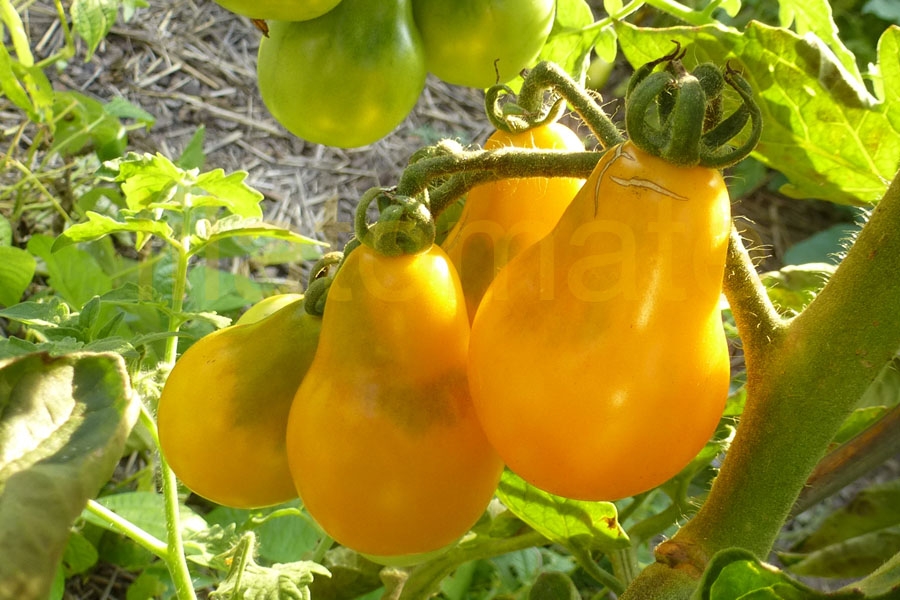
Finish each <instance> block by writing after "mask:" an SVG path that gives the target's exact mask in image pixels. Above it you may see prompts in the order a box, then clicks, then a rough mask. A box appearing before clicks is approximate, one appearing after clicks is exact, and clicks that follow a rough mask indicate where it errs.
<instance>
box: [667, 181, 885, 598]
mask: <svg viewBox="0 0 900 600" xmlns="http://www.w3.org/2000/svg"><path fill="white" fill-rule="evenodd" d="M898 223H900V176H898V177H896V178H895V179H894V181H893V183H892V184H891V186H890V188H889V189H888V191H887V193H886V194H885V196H884V198H883V199H882V201H881V203H880V204H879V205H878V206H877V207H876V208H875V210H874V212H873V213H872V215H871V218H870V220H869V222H868V223H867V224H866V226H865V227H864V228H863V229H862V231H861V232H860V234H859V237H858V239H857V240H856V242H855V244H854V245H853V247H852V248H851V249H850V251H849V252H848V254H847V257H846V258H845V259H844V261H843V262H842V264H841V265H840V266H839V267H838V269H837V271H836V272H835V274H834V275H833V276H832V278H831V280H830V281H829V282H828V284H826V286H825V287H824V288H823V289H822V291H821V292H820V293H819V295H818V296H817V297H816V299H815V300H814V301H813V302H812V303H811V304H810V305H809V306H808V307H807V308H806V310H804V311H803V312H802V313H801V314H800V315H799V316H797V317H796V318H794V319H793V320H792V321H791V322H790V323H785V322H783V321H780V320H778V319H776V317H775V315H774V314H773V313H772V312H771V310H770V309H769V304H768V301H767V300H765V299H763V297H762V296H761V293H762V292H763V290H762V289H761V288H760V287H759V286H758V284H757V283H756V280H755V277H752V276H750V275H749V274H748V273H745V274H744V276H743V277H740V278H738V279H737V280H736V281H732V282H731V284H730V285H729V287H728V288H727V289H729V290H730V294H729V299H730V300H731V302H732V308H733V310H734V311H735V318H736V319H737V320H738V329H739V331H740V332H741V336H742V340H743V342H744V347H745V352H746V355H747V357H748V359H749V360H748V362H747V378H748V382H747V392H748V396H747V406H746V409H745V410H744V413H743V415H742V417H741V423H740V426H739V427H738V430H737V435H736V436H735V440H734V442H733V444H732V446H731V449H730V450H729V453H728V455H727V457H726V459H725V461H724V463H723V465H722V469H721V471H720V473H719V476H718V477H717V478H716V480H715V482H714V484H713V487H712V490H711V491H710V494H709V497H708V499H707V501H706V503H705V504H704V505H703V507H702V508H701V509H700V512H699V513H698V514H697V516H696V517H695V518H694V519H693V520H691V521H690V522H688V523H687V524H686V525H685V526H684V527H683V528H682V529H681V530H680V531H679V532H678V533H677V534H676V535H675V537H674V538H673V539H672V540H671V541H669V542H667V544H666V546H668V547H669V548H670V550H671V549H672V548H674V549H680V550H679V552H682V553H683V554H685V556H688V554H689V555H690V557H692V558H691V560H692V561H693V563H694V564H695V566H697V567H699V566H701V565H702V564H703V563H704V561H705V558H704V557H709V556H712V555H713V554H715V553H716V552H718V551H719V550H723V549H725V548H730V547H739V548H744V549H747V550H749V551H751V552H753V553H754V554H756V555H757V556H759V557H761V558H764V557H765V556H766V555H767V554H768V552H769V551H770V550H771V547H772V544H773V543H774V540H775V538H776V536H777V535H778V532H779V531H780V529H781V526H782V524H783V523H784V521H785V519H786V518H787V517H788V515H789V514H790V511H791V508H792V506H793V505H794V502H795V501H796V499H797V496H798V494H799V493H800V491H801V489H802V488H803V486H804V484H805V483H806V481H807V478H808V477H809V475H810V473H812V471H813V469H814V467H815V466H816V463H818V462H819V460H820V459H821V458H822V456H823V455H824V453H825V450H826V448H827V447H828V444H829V443H830V441H831V440H832V438H833V437H834V434H835V433H836V432H837V430H838V428H839V427H840V425H841V423H842V422H843V421H844V419H845V418H846V417H847V415H848V414H849V413H850V411H852V409H853V406H854V405H855V403H856V402H857V401H858V399H859V398H860V396H861V395H862V394H863V392H865V390H866V388H867V387H868V386H869V385H870V384H871V382H872V381H873V380H874V379H875V377H876V376H877V375H878V373H879V372H880V370H881V369H882V367H883V366H884V365H885V364H886V363H887V362H888V361H889V360H891V359H892V358H893V356H894V355H895V353H896V351H897V349H898V347H900V316H898V314H897V312H896V307H897V306H898V305H900V285H898V284H897V279H896V273H897V272H898V270H900V228H898V227H897V224H898ZM735 256H736V255H735V254H734V253H732V254H730V262H729V264H730V265H731V266H732V273H731V274H730V276H731V277H732V278H735V277H737V275H736V274H735V273H740V272H742V271H747V270H748V265H749V264H750V263H749V262H748V261H749V258H741V260H740V261H738V263H737V265H735ZM741 279H742V280H743V281H744V283H743V284H740V280H741ZM748 282H749V283H748ZM863 284H865V285H863ZM754 290H755V291H754ZM739 315H740V318H738V316H739ZM754 315H757V317H756V320H754V318H753V317H754ZM773 333H774V334H775V335H773ZM685 548H694V549H695V550H696V551H695V552H691V553H684V552H683V551H684V549H685ZM673 555H674V556H676V558H677V553H674V554H673V553H672V552H669V556H673ZM680 560H681V559H678V560H676V563H678V562H679V561H680ZM685 560H687V559H685ZM698 563H699V564H698ZM655 597H656V596H655Z"/></svg>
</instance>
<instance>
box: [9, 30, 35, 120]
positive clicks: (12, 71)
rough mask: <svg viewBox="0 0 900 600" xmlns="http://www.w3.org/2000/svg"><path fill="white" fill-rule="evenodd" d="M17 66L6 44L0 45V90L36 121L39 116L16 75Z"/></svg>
mask: <svg viewBox="0 0 900 600" xmlns="http://www.w3.org/2000/svg"><path fill="white" fill-rule="evenodd" d="M17 66H19V65H18V64H17V63H16V62H15V60H14V59H13V58H12V57H11V56H10V55H9V50H7V48H6V46H5V45H0V92H3V95H4V96H6V97H7V98H8V99H9V101H10V102H12V103H13V104H15V105H16V106H18V107H19V108H20V109H22V110H24V111H25V112H26V114H28V118H29V119H30V120H31V121H34V122H38V121H39V119H40V117H39V115H38V113H37V111H36V110H35V107H34V105H33V104H32V103H31V98H29V97H28V92H27V91H26V90H25V86H23V85H22V83H21V82H20V81H19V78H18V76H17V75H16V67H17Z"/></svg>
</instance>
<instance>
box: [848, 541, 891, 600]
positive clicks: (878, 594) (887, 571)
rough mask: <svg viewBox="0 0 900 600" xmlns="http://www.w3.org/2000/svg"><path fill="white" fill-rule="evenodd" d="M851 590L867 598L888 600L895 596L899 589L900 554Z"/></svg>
mask: <svg viewBox="0 0 900 600" xmlns="http://www.w3.org/2000/svg"><path fill="white" fill-rule="evenodd" d="M853 588H854V589H856V590H859V591H860V592H862V593H864V594H866V597H867V598H878V599H883V600H888V599H889V598H891V597H892V595H893V596H896V595H897V589H898V588H900V552H898V553H897V554H895V555H894V556H892V557H891V558H890V560H888V561H887V562H886V563H884V564H883V565H881V566H880V567H878V569H876V570H875V571H874V572H873V573H872V574H871V575H869V576H868V577H864V578H863V579H862V580H860V581H858V582H857V583H855V584H854V585H853Z"/></svg>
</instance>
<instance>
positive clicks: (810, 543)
mask: <svg viewBox="0 0 900 600" xmlns="http://www.w3.org/2000/svg"><path fill="white" fill-rule="evenodd" d="M898 506H900V479H895V480H893V481H889V482H887V483H881V484H875V485H872V486H870V487H868V488H866V489H864V490H862V491H861V492H859V494H857V495H856V497H855V498H854V499H853V500H852V501H851V502H850V503H849V504H847V505H846V506H844V507H842V508H840V509H839V510H837V511H835V512H833V513H832V514H830V515H829V516H828V518H826V519H825V520H824V521H823V522H822V524H821V525H820V526H819V528H818V529H817V530H816V532H815V533H813V534H812V535H810V536H809V537H808V538H806V539H805V540H804V541H803V542H801V543H800V544H799V545H798V546H796V547H795V548H792V551H794V552H812V551H814V550H820V549H823V548H826V547H829V546H833V545H835V544H839V543H840V542H844V541H847V540H850V539H851V538H855V537H858V536H861V535H863V534H866V533H872V532H876V531H879V530H882V529H889V528H892V527H895V526H898V525H900V511H898V510H897V507H898ZM897 551H900V548H898V549H897V550H895V552H897ZM890 554H891V555H892V554H894V552H891V553H890ZM888 556H890V555H888ZM885 558H887V557H883V558H882V562H884V559H885ZM879 564H880V563H879ZM869 570H871V569H869ZM867 572H868V571H867Z"/></svg>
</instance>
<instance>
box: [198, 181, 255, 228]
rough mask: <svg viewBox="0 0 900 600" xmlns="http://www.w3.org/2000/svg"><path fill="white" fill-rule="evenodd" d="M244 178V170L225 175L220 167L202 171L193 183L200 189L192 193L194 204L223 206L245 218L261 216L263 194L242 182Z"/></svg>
mask: <svg viewBox="0 0 900 600" xmlns="http://www.w3.org/2000/svg"><path fill="white" fill-rule="evenodd" d="M246 178H247V172H246V171H236V172H234V173H229V174H228V175H225V172H224V171H223V170H222V169H216V170H214V171H208V172H206V173H202V174H201V175H200V176H199V177H197V180H196V182H195V183H194V186H195V187H196V188H199V190H201V192H196V193H195V195H194V198H193V200H192V201H193V204H194V206H224V207H225V208H227V209H228V211H229V212H230V213H232V214H234V215H238V216H240V217H244V218H245V219H254V218H255V219H260V218H262V216H263V215H262V208H260V206H259V203H260V201H261V200H262V199H263V195H262V194H261V193H259V192H258V191H256V190H254V189H253V188H251V187H250V186H248V185H247V184H246V183H244V179H246Z"/></svg>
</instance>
